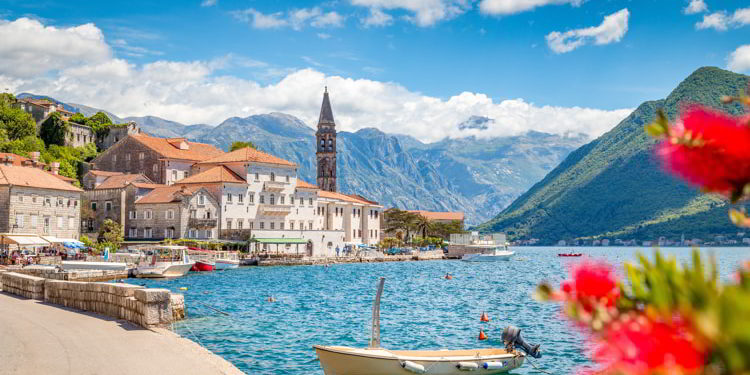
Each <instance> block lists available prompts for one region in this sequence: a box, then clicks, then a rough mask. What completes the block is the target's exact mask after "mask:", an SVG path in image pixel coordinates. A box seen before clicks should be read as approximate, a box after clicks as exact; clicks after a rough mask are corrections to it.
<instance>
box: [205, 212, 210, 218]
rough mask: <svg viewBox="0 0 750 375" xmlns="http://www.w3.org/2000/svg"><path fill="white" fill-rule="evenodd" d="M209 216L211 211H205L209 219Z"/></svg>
mask: <svg viewBox="0 0 750 375" xmlns="http://www.w3.org/2000/svg"><path fill="white" fill-rule="evenodd" d="M210 218H211V211H206V219H210Z"/></svg>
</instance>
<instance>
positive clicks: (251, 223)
mask: <svg viewBox="0 0 750 375" xmlns="http://www.w3.org/2000/svg"><path fill="white" fill-rule="evenodd" d="M249 225H250V229H253V222H252V221H251V222H250V223H249Z"/></svg>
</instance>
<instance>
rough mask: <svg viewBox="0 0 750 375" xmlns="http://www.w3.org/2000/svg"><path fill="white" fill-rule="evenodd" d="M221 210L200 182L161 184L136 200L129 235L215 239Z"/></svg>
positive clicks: (159, 238)
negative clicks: (198, 183)
mask: <svg viewBox="0 0 750 375" xmlns="http://www.w3.org/2000/svg"><path fill="white" fill-rule="evenodd" d="M219 210H220V208H219V204H218V202H217V201H216V199H215V198H214V196H213V195H212V194H211V193H210V192H209V191H208V190H207V189H206V188H205V187H202V186H200V185H193V186H187V185H180V186H178V185H171V186H164V187H159V188H156V189H154V190H152V191H151V192H150V193H148V194H146V195H145V196H143V197H141V198H140V199H138V201H137V202H135V209H134V210H131V211H130V213H129V219H130V222H129V224H128V227H127V237H128V238H143V239H153V240H163V239H166V238H194V239H199V240H215V239H217V238H218V237H219V231H218V222H219V220H218V217H219Z"/></svg>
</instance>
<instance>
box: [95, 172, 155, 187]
mask: <svg viewBox="0 0 750 375" xmlns="http://www.w3.org/2000/svg"><path fill="white" fill-rule="evenodd" d="M133 182H144V183H153V181H151V180H149V179H148V177H146V176H144V175H142V174H140V173H136V174H119V175H114V176H109V177H107V179H106V180H104V182H102V183H101V184H99V185H97V186H96V187H94V189H96V190H101V189H120V188H124V187H125V186H127V185H128V184H130V183H133Z"/></svg>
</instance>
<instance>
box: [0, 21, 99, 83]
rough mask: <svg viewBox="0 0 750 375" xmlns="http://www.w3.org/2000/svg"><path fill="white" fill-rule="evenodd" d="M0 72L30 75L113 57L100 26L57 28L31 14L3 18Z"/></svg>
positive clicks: (20, 75)
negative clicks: (11, 19) (29, 15)
mask: <svg viewBox="0 0 750 375" xmlns="http://www.w3.org/2000/svg"><path fill="white" fill-rule="evenodd" d="M0 35H2V37H1V38H0V40H2V42H1V43H0V74H9V75H12V76H16V77H31V76H35V75H38V74H42V73H44V72H46V71H54V70H57V69H60V68H63V67H65V66H70V65H73V64H77V63H84V62H91V63H97V62H101V61H104V60H107V59H109V58H110V57H111V50H110V48H109V46H108V45H107V44H106V43H105V41H104V35H103V34H102V32H101V30H99V28H97V27H96V26H94V25H93V24H90V23H87V24H83V25H80V26H75V27H67V28H57V27H53V26H45V25H42V23H41V22H39V21H37V20H33V19H29V18H19V19H17V20H15V21H12V22H9V21H5V20H0Z"/></svg>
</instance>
